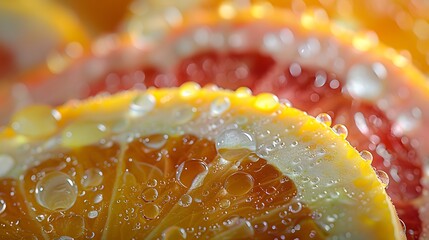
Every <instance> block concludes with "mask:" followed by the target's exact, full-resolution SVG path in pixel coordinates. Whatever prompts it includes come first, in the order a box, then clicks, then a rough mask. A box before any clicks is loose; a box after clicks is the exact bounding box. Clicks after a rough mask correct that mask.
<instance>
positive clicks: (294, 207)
mask: <svg viewBox="0 0 429 240" xmlns="http://www.w3.org/2000/svg"><path fill="white" fill-rule="evenodd" d="M301 210H302V203H300V202H293V203H291V204H290V205H289V211H290V212H291V213H299V212H300V211H301Z"/></svg>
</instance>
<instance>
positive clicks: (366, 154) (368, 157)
mask: <svg viewBox="0 0 429 240" xmlns="http://www.w3.org/2000/svg"><path fill="white" fill-rule="evenodd" d="M360 156H361V157H362V158H363V160H365V161H369V162H372V154H371V153H370V152H369V151H367V150H363V151H361V152H360Z"/></svg>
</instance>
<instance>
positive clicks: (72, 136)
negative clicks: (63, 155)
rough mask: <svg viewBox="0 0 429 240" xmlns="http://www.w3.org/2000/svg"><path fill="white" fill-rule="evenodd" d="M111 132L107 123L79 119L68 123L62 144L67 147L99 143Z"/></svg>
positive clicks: (63, 133)
mask: <svg viewBox="0 0 429 240" xmlns="http://www.w3.org/2000/svg"><path fill="white" fill-rule="evenodd" d="M108 134H109V132H108V129H107V127H106V125H104V124H102V123H98V122H92V121H78V122H74V123H72V124H70V125H68V126H67V127H66V128H65V129H64V130H63V132H62V144H63V145H64V146H66V147H81V146H86V145H90V144H94V143H97V142H98V141H100V140H101V139H103V138H105V137H107V136H108Z"/></svg>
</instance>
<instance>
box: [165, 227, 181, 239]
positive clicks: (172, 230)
mask: <svg viewBox="0 0 429 240" xmlns="http://www.w3.org/2000/svg"><path fill="white" fill-rule="evenodd" d="M162 239H163V240H181V239H186V231H185V229H183V228H181V227H178V226H171V227H168V228H167V229H165V230H164V231H163V232H162Z"/></svg>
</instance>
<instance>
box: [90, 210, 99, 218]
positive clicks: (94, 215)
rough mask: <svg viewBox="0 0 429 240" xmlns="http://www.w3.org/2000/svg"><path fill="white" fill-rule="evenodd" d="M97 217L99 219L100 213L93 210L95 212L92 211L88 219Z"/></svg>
mask: <svg viewBox="0 0 429 240" xmlns="http://www.w3.org/2000/svg"><path fill="white" fill-rule="evenodd" d="M96 217H98V211H95V210H93V211H90V212H89V213H88V218H91V219H93V218H96Z"/></svg>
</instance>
